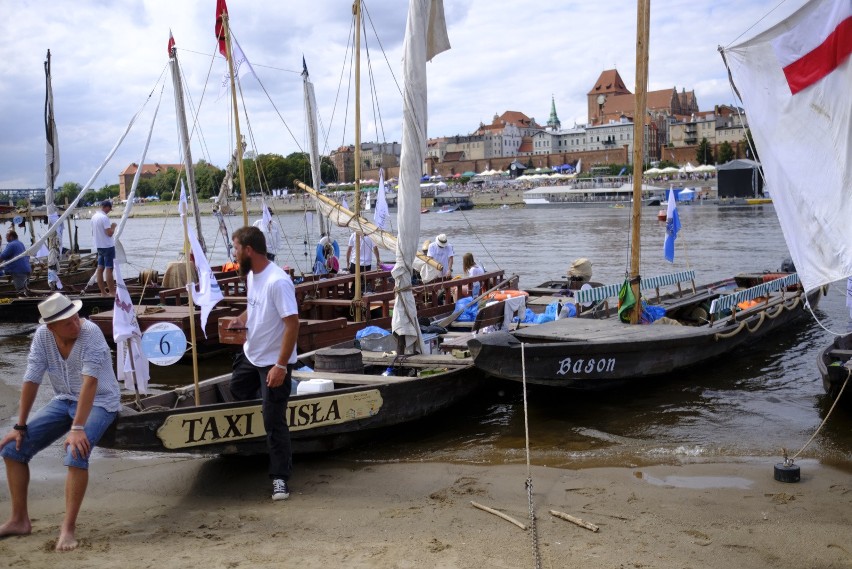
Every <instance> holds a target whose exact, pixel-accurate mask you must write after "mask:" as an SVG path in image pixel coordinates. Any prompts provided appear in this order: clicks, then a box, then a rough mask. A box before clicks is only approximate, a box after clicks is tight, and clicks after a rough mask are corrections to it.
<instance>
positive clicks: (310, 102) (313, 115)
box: [302, 55, 331, 235]
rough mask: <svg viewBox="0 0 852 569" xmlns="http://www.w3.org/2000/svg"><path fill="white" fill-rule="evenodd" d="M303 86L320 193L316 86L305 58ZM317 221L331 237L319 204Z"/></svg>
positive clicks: (314, 174)
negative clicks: (312, 81)
mask: <svg viewBox="0 0 852 569" xmlns="http://www.w3.org/2000/svg"><path fill="white" fill-rule="evenodd" d="M302 86H303V89H304V93H305V123H306V124H307V126H308V150H309V152H310V160H311V178H312V179H313V187H315V188H316V189H317V191H319V189H320V187H321V186H322V180H321V177H320V154H319V146H318V144H317V140H318V139H319V137H318V136H317V111H316V108H317V103H316V96H315V95H314V84H313V83H311V78H310V75H309V74H308V64H307V63H306V62H305V56H304V55H303V56H302ZM316 211H317V219H318V220H319V230H320V233H325V234H326V235H331V224H330V223H329V222H328V220H327V219H326V217H325V216H323V215H322V211H321V209H320V207H319V204H317V206H316Z"/></svg>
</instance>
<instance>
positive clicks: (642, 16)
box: [630, 0, 651, 324]
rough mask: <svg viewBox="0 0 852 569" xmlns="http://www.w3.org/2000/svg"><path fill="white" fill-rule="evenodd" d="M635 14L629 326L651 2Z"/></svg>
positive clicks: (643, 1)
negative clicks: (634, 94)
mask: <svg viewBox="0 0 852 569" xmlns="http://www.w3.org/2000/svg"><path fill="white" fill-rule="evenodd" d="M637 3H638V8H637V15H636V97H635V107H634V113H633V210H632V214H631V216H632V221H631V236H630V286H631V288H632V289H633V297H634V298H635V299H636V307H635V308H634V309H633V310H632V311H631V312H630V323H631V324H636V323H638V322H639V315H640V314H641V313H642V304H641V302H642V301H641V296H640V292H639V280H640V275H639V265H640V261H641V242H640V233H641V231H640V230H641V224H642V172H643V169H644V166H645V152H644V149H645V114H646V109H647V100H648V36H649V28H650V19H651V0H638V2H637Z"/></svg>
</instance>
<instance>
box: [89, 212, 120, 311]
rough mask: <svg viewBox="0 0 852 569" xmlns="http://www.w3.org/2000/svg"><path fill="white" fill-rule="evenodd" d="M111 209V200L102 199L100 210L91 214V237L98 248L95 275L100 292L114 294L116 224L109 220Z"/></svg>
mask: <svg viewBox="0 0 852 569" xmlns="http://www.w3.org/2000/svg"><path fill="white" fill-rule="evenodd" d="M111 211H112V202H111V201H110V200H104V201H102V202H101V210H100V211H98V212H95V214H94V215H93V216H92V239H93V241H94V244H95V248H96V249H97V250H98V268H97V270H96V271H95V277H96V278H97V280H98V288H99V289H100V291H101V294H109V295H110V296H115V280H114V279H113V276H112V267H113V262H114V261H115V239H114V238H113V234H114V233H115V227H116V224H115V223H114V222H110V220H109V217H108V216H109V212H111Z"/></svg>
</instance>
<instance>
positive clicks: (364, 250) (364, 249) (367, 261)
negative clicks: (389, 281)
mask: <svg viewBox="0 0 852 569" xmlns="http://www.w3.org/2000/svg"><path fill="white" fill-rule="evenodd" d="M356 235H358V234H357V233H352V235H350V236H349V246H348V247H346V263H347V265H349V272H350V273H354V272H355V236H356ZM360 253H361V262H360V263H359V265H361V272H362V273H365V272H367V271H369V270H370V268H371V267H372V265H373V255H375V256H376V267H378V266H379V263H381V260H380V259H379V248H378V247H377V246H376V245H374V244H373V240H372V239H370V237H369V236H368V235H361V251H360Z"/></svg>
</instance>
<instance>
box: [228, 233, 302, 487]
mask: <svg viewBox="0 0 852 569" xmlns="http://www.w3.org/2000/svg"><path fill="white" fill-rule="evenodd" d="M231 240H232V242H233V245H234V255H235V257H236V259H237V262H238V263H239V264H240V270H241V271H242V274H244V275H246V286H247V300H248V308H247V309H246V311H245V312H243V313H242V314H241V315H240V316H239V317H238V318H235V319H234V320H233V321H232V322H231V324H230V327H231V328H246V329H247V330H246V342H245V344H243V351H242V352H241V353H239V354H237V356H236V358H235V359H234V368H233V373H232V375H231V384H230V389H231V394H232V395H233V396H234V398H235V399H237V400H239V401H245V400H248V399H255V398H257V393H258V391H260V394H261V397H262V399H263V406H262V409H263V426H264V428H265V429H266V443H267V445H268V446H269V477H270V478H271V479H272V499H273V500H286V499H287V498H288V497H289V496H290V489H289V487H288V486H287V481H288V480H289V478H290V473H291V471H292V468H293V459H292V451H291V447H290V429H289V426H288V424H287V418H286V416H285V412H286V410H287V402H288V401H289V399H290V389H291V386H292V380H291V375H292V371H293V364H295V363H296V341H297V339H298V337H299V307H298V305H297V304H296V288H295V286H294V285H293V281H292V280H291V279H290V276H289V275H288V274H287V273H286V272H285V271H284V269H282V268H281V267H279V266H277V265H275V264H274V263H272V262H271V261H270V260H269V259H268V258H267V256H266V252H267V251H266V239H265V238H264V236H263V233H262V232H261V231H260V229H258V228H257V227H241V228H240V229H238V230H236V231H235V232H234V234H233V236H232V238H231Z"/></svg>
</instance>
